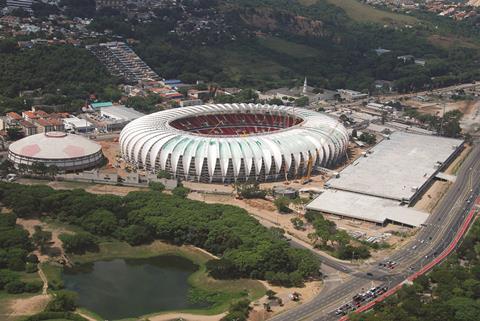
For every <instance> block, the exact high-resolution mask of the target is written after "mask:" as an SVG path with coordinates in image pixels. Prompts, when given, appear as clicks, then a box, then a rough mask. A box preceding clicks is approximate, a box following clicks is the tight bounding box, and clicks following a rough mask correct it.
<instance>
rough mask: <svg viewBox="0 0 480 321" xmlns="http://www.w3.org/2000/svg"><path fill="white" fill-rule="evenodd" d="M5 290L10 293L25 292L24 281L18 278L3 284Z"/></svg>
mask: <svg viewBox="0 0 480 321" xmlns="http://www.w3.org/2000/svg"><path fill="white" fill-rule="evenodd" d="M5 291H7V293H10V294H19V293H23V292H25V283H24V282H22V281H20V280H14V281H11V282H9V283H7V284H6V285H5Z"/></svg>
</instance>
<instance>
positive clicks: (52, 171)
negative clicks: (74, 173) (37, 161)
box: [47, 165, 60, 178]
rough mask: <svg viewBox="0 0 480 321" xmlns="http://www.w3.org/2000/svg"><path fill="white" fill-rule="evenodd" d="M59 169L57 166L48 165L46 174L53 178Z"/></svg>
mask: <svg viewBox="0 0 480 321" xmlns="http://www.w3.org/2000/svg"><path fill="white" fill-rule="evenodd" d="M59 171H60V168H59V167H58V166H57V165H50V166H48V167H47V173H48V175H49V176H50V177H52V178H53V177H55V175H57V174H58V172H59Z"/></svg>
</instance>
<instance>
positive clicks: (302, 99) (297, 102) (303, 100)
mask: <svg viewBox="0 0 480 321" xmlns="http://www.w3.org/2000/svg"><path fill="white" fill-rule="evenodd" d="M309 103H310V100H309V99H308V97H307V96H303V97H300V98H298V99H296V100H295V106H297V107H305V106H307V105H308V104H309Z"/></svg>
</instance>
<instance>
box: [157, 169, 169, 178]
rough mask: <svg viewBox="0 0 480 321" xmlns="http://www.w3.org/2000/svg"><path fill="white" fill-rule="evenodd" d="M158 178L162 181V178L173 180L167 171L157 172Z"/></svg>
mask: <svg viewBox="0 0 480 321" xmlns="http://www.w3.org/2000/svg"><path fill="white" fill-rule="evenodd" d="M157 178H160V179H162V178H165V179H171V178H172V175H170V173H169V172H167V171H164V170H159V171H158V172H157Z"/></svg>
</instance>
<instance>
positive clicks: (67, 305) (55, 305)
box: [45, 290, 77, 312]
mask: <svg viewBox="0 0 480 321" xmlns="http://www.w3.org/2000/svg"><path fill="white" fill-rule="evenodd" d="M76 300H77V294H76V293H75V292H72V291H65V290H62V291H58V292H57V293H56V294H55V296H54V297H53V300H52V301H50V302H49V303H48V305H47V307H46V308H45V310H46V311H53V312H68V311H73V310H75V309H76V307H77V306H76V304H75V301H76Z"/></svg>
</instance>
